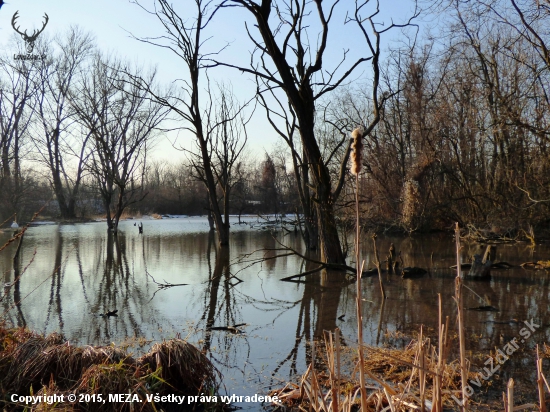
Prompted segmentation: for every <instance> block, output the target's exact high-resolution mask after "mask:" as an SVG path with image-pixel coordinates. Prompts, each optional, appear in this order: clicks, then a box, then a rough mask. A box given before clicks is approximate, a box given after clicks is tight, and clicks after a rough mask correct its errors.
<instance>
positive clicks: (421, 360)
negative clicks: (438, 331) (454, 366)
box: [418, 326, 426, 412]
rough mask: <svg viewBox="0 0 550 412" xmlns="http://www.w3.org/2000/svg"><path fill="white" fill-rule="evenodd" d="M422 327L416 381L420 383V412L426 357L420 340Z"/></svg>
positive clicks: (424, 394) (424, 381)
mask: <svg viewBox="0 0 550 412" xmlns="http://www.w3.org/2000/svg"><path fill="white" fill-rule="evenodd" d="M422 332H423V331H422V326H421V327H420V339H419V341H418V365H419V368H418V379H419V381H420V385H419V386H420V411H421V412H424V401H425V399H426V372H425V368H426V356H425V352H424V351H425V346H424V342H423V339H422Z"/></svg>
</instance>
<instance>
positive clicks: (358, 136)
mask: <svg viewBox="0 0 550 412" xmlns="http://www.w3.org/2000/svg"><path fill="white" fill-rule="evenodd" d="M364 133H365V131H364V130H363V128H362V127H361V126H359V127H358V128H356V129H355V130H354V131H353V132H351V137H352V138H353V142H352V143H351V149H352V152H351V173H353V174H354V175H356V176H357V175H358V174H359V173H360V172H361V166H362V160H363V134H364Z"/></svg>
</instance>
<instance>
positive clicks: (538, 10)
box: [0, 0, 550, 262]
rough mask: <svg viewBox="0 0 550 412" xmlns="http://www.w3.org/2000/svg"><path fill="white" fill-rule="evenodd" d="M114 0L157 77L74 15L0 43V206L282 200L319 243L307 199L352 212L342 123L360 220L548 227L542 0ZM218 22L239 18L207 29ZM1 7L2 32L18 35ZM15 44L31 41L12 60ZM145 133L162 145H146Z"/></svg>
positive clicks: (439, 226) (256, 208)
mask: <svg viewBox="0 0 550 412" xmlns="http://www.w3.org/2000/svg"><path fill="white" fill-rule="evenodd" d="M131 3H134V4H130V3H128V5H127V7H128V8H131V9H132V10H138V11H139V12H140V13H142V14H143V15H144V16H146V17H147V18H149V19H150V20H148V22H149V23H148V25H147V28H146V29H145V28H144V33H145V32H146V31H150V32H151V33H153V34H151V36H149V34H148V33H146V34H142V33H141V32H140V33H137V32H135V31H134V32H131V33H129V34H128V36H129V37H131V38H132V39H131V40H132V41H134V42H136V44H141V46H140V47H141V48H142V49H143V51H142V53H144V54H145V53H148V50H153V49H156V48H158V46H160V47H161V48H162V49H164V50H166V51H167V52H168V53H173V54H174V55H175V58H176V60H175V61H176V62H177V63H176V64H174V67H173V68H172V70H173V74H174V77H172V78H170V77H169V75H168V74H166V73H165V72H162V70H159V69H158V68H155V67H153V66H150V65H148V64H143V62H141V63H140V62H136V61H135V60H133V61H132V60H131V59H127V58H126V57H121V56H120V55H119V54H115V53H114V52H112V51H109V50H107V49H106V48H104V47H100V46H99V45H98V43H97V41H96V40H95V38H94V33H93V32H88V31H86V30H84V29H83V28H82V27H77V26H70V27H69V28H66V29H64V30H60V31H58V32H57V33H53V34H52V32H51V31H50V32H48V31H47V29H46V30H45V31H44V32H42V33H40V35H39V36H38V37H37V39H36V42H35V44H34V45H33V47H34V48H33V49H31V53H29V42H28V41H27V42H25V41H23V40H22V39H21V36H20V35H19V34H22V33H19V34H17V33H15V31H14V32H13V36H12V38H11V41H10V43H9V47H6V48H5V49H4V50H3V52H2V56H1V58H0V167H1V168H0V193H2V195H1V196H0V221H4V220H7V219H10V218H11V217H12V216H14V214H17V218H18V219H19V220H22V221H25V220H28V219H29V218H30V216H31V215H32V214H33V213H34V212H36V211H37V210H39V209H40V208H41V207H42V206H43V205H44V204H46V203H47V204H48V206H47V207H46V209H45V210H44V211H43V212H42V214H41V215H42V216H43V217H52V218H55V219H63V220H74V219H83V218H91V217H98V216H105V215H106V214H107V217H108V220H109V222H110V223H109V227H110V228H111V229H113V228H114V230H116V227H117V224H118V219H120V218H121V217H123V216H124V215H125V214H130V215H140V214H159V215H163V214H187V215H204V214H209V213H214V214H215V212H216V210H215V209H218V213H219V214H220V215H225V216H226V219H225V222H224V221H222V220H220V221H219V222H216V225H217V226H220V225H224V224H227V225H228V222H227V215H228V214H239V215H240V214H249V213H251V214H256V213H261V214H268V213H277V214H289V213H299V214H300V216H303V218H304V220H305V221H304V224H305V226H306V227H307V225H308V221H309V222H310V223H311V222H313V223H311V224H312V225H313V226H315V225H318V226H319V228H320V229H319V228H310V232H309V237H310V238H313V237H317V236H319V237H320V239H321V243H323V241H324V240H323V239H325V240H326V241H328V239H330V228H331V224H332V223H331V222H330V219H329V220H325V219H324V217H323V216H324V215H325V213H326V214H327V216H329V215H331V214H332V217H334V220H335V222H336V223H337V225H339V226H342V225H344V226H345V225H349V226H350V227H351V226H353V213H354V210H353V208H354V205H353V199H354V192H353V178H352V175H351V173H350V171H349V168H348V162H347V160H348V156H349V152H350V133H351V131H352V130H353V129H355V128H356V127H358V126H361V127H363V130H364V132H365V134H364V138H363V142H364V146H365V147H364V158H363V159H364V167H363V169H362V170H363V172H362V174H361V178H360V196H361V199H360V200H361V211H362V213H361V215H362V216H363V218H364V220H365V223H366V224H368V225H371V226H376V227H378V228H383V229H385V230H394V231H403V232H407V233H411V232H416V231H421V232H422V231H430V230H446V229H451V228H452V224H453V222H459V224H460V225H461V226H466V225H468V224H472V225H475V226H476V227H480V228H484V229H487V230H490V231H494V232H497V233H503V232H507V233H519V232H521V231H522V230H523V231H525V232H528V233H533V232H540V231H543V230H545V229H546V228H547V227H548V223H549V222H550V173H549V171H550V152H549V145H548V139H549V133H550V129H549V119H550V118H549V113H550V112H549V108H550V97H549V86H550V84H549V80H550V76H549V75H550V53H549V50H548V46H547V45H548V41H549V40H550V39H549V30H550V29H549V27H550V24H549V23H550V3H549V2H548V1H547V0H540V1H534V0H525V1H519V0H501V1H491V0H488V1H476V2H462V1H447V2H445V1H440V2H436V3H434V2H430V3H414V2H400V4H401V5H402V6H403V7H401V8H400V9H401V10H400V11H399V12H395V11H394V10H395V7H394V6H390V5H388V4H386V3H382V4H378V3H377V2H373V1H367V2H351V1H350V2H338V1H336V2H330V4H329V3H326V2H323V3H322V4H321V2H320V1H312V2H301V1H290V2H286V3H283V2H262V3H261V4H255V3H254V2H252V1H248V0H227V1H224V2H221V3H214V2H208V1H200V0H197V1H189V2H184V3H185V4H183V3H182V4H180V5H178V6H174V7H172V6H171V5H170V4H169V3H167V2H165V1H156V2H151V4H148V3H147V4H145V2H144V3H143V4H135V2H131ZM264 5H265V6H269V7H268V8H269V11H270V13H269V12H267V13H264V12H265V10H266V9H262V7H261V6H264ZM15 10H16V9H15V7H14V8H12V9H10V10H8V7H7V6H6V5H5V6H4V7H3V8H2V10H1V11H0V13H2V14H4V13H6V14H7V13H9V15H10V16H13V13H14V12H15ZM232 13H233V14H232ZM262 13H263V14H262ZM47 18H48V17H47V16H46V17H43V21H42V22H41V23H38V22H39V21H40V20H38V21H37V22H36V27H35V32H36V31H38V29H39V28H40V27H41V26H40V24H43V23H44V21H45V22H46V24H47V23H48V21H47ZM262 18H265V21H266V22H267V25H268V26H269V27H268V29H269V30H267V32H263V31H262V27H263V26H262V24H261V19H262ZM220 20H224V21H225V20H230V21H231V22H232V24H233V26H234V30H235V31H236V32H237V31H238V32H239V33H240V34H239V35H235V39H234V40H233V39H231V40H226V39H225V38H224V33H223V32H220V31H218V30H216V24H219V23H217V22H219V21H220ZM20 21H21V19H20V20H15V21H13V19H12V23H13V28H12V27H5V26H3V28H2V30H3V32H4V35H5V34H6V33H7V32H11V31H12V30H16V29H19V31H20V32H24V30H25V29H28V33H27V34H30V33H31V27H34V26H32V24H30V23H28V22H25V21H24V20H23V22H20ZM236 22H238V23H236ZM240 22H242V24H241V23H240ZM245 23H246V26H245ZM25 24H27V25H29V24H30V26H25ZM45 27H47V26H45V25H44V26H43V27H42V28H43V29H45ZM245 27H246V28H245ZM218 28H219V27H218ZM154 33H157V34H156V35H155V34H154ZM270 33H271V35H272V38H273V42H274V43H277V42H278V43H277V44H278V45H279V49H280V51H281V50H282V51H284V53H283V55H281V56H278V57H277V56H276V53H275V52H276V49H271V48H270V47H271V45H270V43H269V34H270ZM201 36H202V37H201ZM335 36H336V37H335ZM27 37H28V36H27ZM333 38H335V39H336V40H334V41H333ZM345 38H348V39H350V40H349V48H346V47H348V45H347V44H343V43H342V39H345ZM186 39H187V40H186ZM186 41H187V42H188V43H186ZM155 45H156V46H157V47H155ZM235 48H237V49H235ZM235 50H237V51H238V52H236V51H235ZM242 50H245V52H242ZM274 50H275V51H274ZM327 50H329V51H330V54H329V51H327ZM194 53H195V54H194ZM285 53H286V54H285ZM29 54H31V55H32V54H36V55H40V56H44V58H41V59H36V60H24V59H16V58H15V57H16V56H17V55H29ZM277 58H279V60H277ZM193 59H195V60H193ZM281 59H282V60H281ZM149 60H151V59H149ZM149 60H148V61H149ZM285 68H286V69H288V73H289V74H288V79H286V78H285V75H284V73H285V70H284V69H285ZM159 73H162V75H159ZM199 74H200V76H199ZM239 76H241V77H239ZM242 76H245V77H246V79H245V80H246V81H245V80H243V78H242ZM235 79H237V80H235ZM238 79H241V80H238ZM239 81H241V82H242V84H241V83H238V82H239ZM245 83H246V85H245ZM251 85H252V86H251ZM293 93H294V94H293ZM308 93H309V94H308ZM199 96H200V99H199ZM304 96H305V97H304ZM302 109H303V110H302ZM310 114H311V115H310ZM308 116H309V117H308ZM309 129H311V130H309ZM162 139H168V141H169V142H170V145H172V146H173V147H168V146H167V145H166V144H165V143H163V145H164V147H165V149H164V150H161V151H157V152H154V151H153V150H154V147H155V144H159V142H160V141H161V140H162ZM266 141H268V142H269V146H265V142H266ZM310 143H313V144H314V146H315V147H313V149H312V147H311V145H310ZM166 147H168V149H166ZM314 149H315V150H317V152H318V153H317V152H316V151H315V150H314ZM312 150H313V151H312ZM175 153H177V156H176V155H175ZM312 153H313V154H312ZM174 158H176V159H177V160H172V159H174ZM317 172H318V174H316V173H317ZM323 196H325V197H323ZM327 208H330V210H328V211H327ZM329 217H331V216H329ZM308 219H309V220H308ZM325 225H326V227H327V228H328V229H327V230H326V233H324V232H325ZM319 230H320V232H321V233H320V234H319V232H318V231H319ZM306 232H307V231H306ZM306 238H307V233H306ZM306 240H308V239H306ZM308 243H310V245H311V244H313V245H314V244H315V241H312V240H311V239H309V240H308ZM325 254H326V256H325V260H327V261H333V262H339V261H341V258H340V257H339V255H338V253H335V252H334V251H331V250H326V251H325Z"/></svg>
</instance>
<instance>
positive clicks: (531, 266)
mask: <svg viewBox="0 0 550 412" xmlns="http://www.w3.org/2000/svg"><path fill="white" fill-rule="evenodd" d="M520 266H521V267H522V268H523V269H528V270H548V269H550V260H538V261H536V262H525V263H522V264H521V265H520Z"/></svg>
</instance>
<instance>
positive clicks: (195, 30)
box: [133, 0, 229, 246]
mask: <svg viewBox="0 0 550 412" xmlns="http://www.w3.org/2000/svg"><path fill="white" fill-rule="evenodd" d="M194 3H195V6H196V11H195V14H194V16H193V18H191V19H189V20H187V17H186V18H185V20H184V19H182V17H180V15H178V12H177V11H176V10H175V9H174V7H173V6H172V4H171V3H169V2H168V1H167V0H157V1H156V2H155V9H154V11H149V10H147V9H145V8H144V7H143V6H141V5H140V4H139V3H138V2H137V1H136V4H138V5H139V6H140V7H142V8H143V9H144V10H145V11H146V12H148V13H150V14H152V15H154V16H155V17H156V18H157V19H158V20H159V21H160V23H161V24H162V26H163V28H164V30H165V33H164V35H163V36H161V37H155V38H137V37H135V38H136V39H137V40H139V41H142V42H144V43H149V44H152V45H155V46H158V47H163V48H167V49H169V50H171V51H172V52H173V53H174V54H175V55H177V56H178V57H179V58H180V59H181V61H182V62H183V64H184V73H183V76H184V78H185V80H182V81H181V82H180V83H179V85H180V87H181V89H180V91H179V92H178V91H175V90H170V91H168V92H167V93H164V94H161V93H159V92H158V91H155V90H152V89H151V88H150V87H149V85H148V83H147V82H146V81H144V80H143V79H140V78H137V77H134V78H133V81H134V82H137V83H138V84H139V85H140V87H141V88H143V89H144V90H147V92H148V93H149V97H150V98H152V99H154V100H155V101H156V102H159V103H160V104H162V105H164V106H165V107H167V108H169V109H170V110H171V111H172V112H173V113H175V114H176V115H177V116H178V117H179V118H180V119H181V120H183V121H184V122H185V125H184V126H183V127H182V129H184V130H186V131H188V132H190V133H191V134H192V135H193V136H195V138H196V142H197V145H198V152H199V158H200V162H201V165H200V169H201V171H202V177H203V181H204V183H205V185H206V187H207V189H208V195H209V197H210V208H211V212H212V217H213V218H214V222H215V225H216V232H217V235H218V244H219V245H220V246H228V245H229V221H227V220H224V216H223V212H222V208H221V207H220V205H219V203H218V196H217V188H218V179H217V176H216V173H215V170H214V166H213V161H212V158H211V156H212V151H211V149H212V146H211V140H210V137H209V132H212V131H213V130H212V129H210V130H209V128H208V125H207V121H206V119H205V117H208V113H209V112H210V110H211V109H212V104H213V102H212V100H210V102H207V104H206V105H207V107H206V109H204V107H203V106H202V93H201V86H200V84H199V82H200V79H201V76H203V75H204V74H205V73H204V72H205V69H206V65H205V60H209V58H211V57H212V54H204V51H203V49H204V42H205V41H206V39H204V38H203V31H204V30H205V28H206V26H207V25H208V23H209V22H210V20H211V19H212V17H213V16H214V14H215V10H217V9H214V10H211V8H210V6H211V3H212V2H211V1H205V0H195V2H194ZM214 54H215V53H214ZM205 77H206V76H205ZM209 97H210V98H212V96H209ZM205 100H208V99H205ZM205 111H206V113H205Z"/></svg>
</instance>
